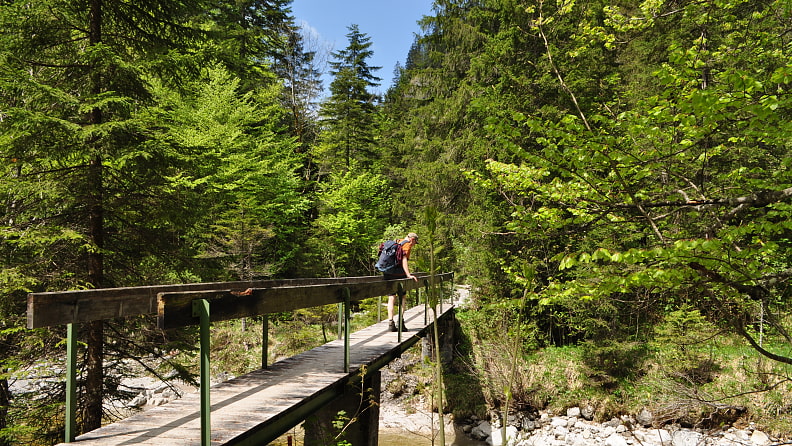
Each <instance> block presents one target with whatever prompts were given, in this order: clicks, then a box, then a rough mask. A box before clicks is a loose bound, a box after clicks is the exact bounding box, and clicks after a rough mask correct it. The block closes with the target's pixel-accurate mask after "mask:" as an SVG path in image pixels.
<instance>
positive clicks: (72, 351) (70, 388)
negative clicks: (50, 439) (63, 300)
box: [64, 324, 77, 443]
mask: <svg viewBox="0 0 792 446" xmlns="http://www.w3.org/2000/svg"><path fill="white" fill-rule="evenodd" d="M65 435H66V438H65V439H64V442H65V443H71V442H73V441H74V439H75V437H76V436H77V326H76V324H66V432H65Z"/></svg>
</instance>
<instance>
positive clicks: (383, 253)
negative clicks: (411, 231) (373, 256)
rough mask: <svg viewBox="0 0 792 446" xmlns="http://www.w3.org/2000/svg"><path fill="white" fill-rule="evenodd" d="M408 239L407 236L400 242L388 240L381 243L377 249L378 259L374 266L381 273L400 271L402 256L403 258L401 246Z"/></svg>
mask: <svg viewBox="0 0 792 446" xmlns="http://www.w3.org/2000/svg"><path fill="white" fill-rule="evenodd" d="M409 241H410V239H408V238H407V239H404V240H402V241H401V242H400V243H397V242H396V240H388V241H387V242H384V243H382V244H381V245H380V249H379V259H378V260H377V263H375V264H374V267H376V268H377V269H378V270H379V271H381V272H383V273H394V272H397V271H400V270H401V263H402V258H404V251H403V250H402V247H403V246H404V245H405V244H406V243H407V242H409Z"/></svg>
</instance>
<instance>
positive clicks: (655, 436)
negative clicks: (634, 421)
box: [634, 429, 671, 445]
mask: <svg viewBox="0 0 792 446" xmlns="http://www.w3.org/2000/svg"><path fill="white" fill-rule="evenodd" d="M634 435H635V438H637V439H638V441H640V442H641V443H644V444H658V445H659V444H669V443H671V434H670V433H669V432H668V431H667V430H665V429H652V430H637V431H635V432H634Z"/></svg>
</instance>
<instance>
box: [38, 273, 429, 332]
mask: <svg viewBox="0 0 792 446" xmlns="http://www.w3.org/2000/svg"><path fill="white" fill-rule="evenodd" d="M422 276H425V275H421V274H418V277H419V278H420V277H422ZM371 281H380V282H381V281H382V277H381V276H360V277H337V278H308V279H274V280H250V281H237V282H212V283H191V284H181V285H154V286H140V287H124V288H98V289H92V290H74V291H55V292H42V293H30V294H28V298H27V328H41V327H48V326H55V325H65V324H72V323H84V322H90V321H96V320H106V319H114V318H122V317H131V316H139V315H145V314H156V313H157V310H158V301H157V299H158V295H159V294H160V293H181V292H211V291H227V292H230V293H232V292H239V291H244V290H247V289H265V288H266V289H269V288H279V287H299V286H313V285H328V284H358V283H367V282H371ZM358 298H359V297H357V296H355V295H354V292H353V299H358ZM334 302H337V301H334Z"/></svg>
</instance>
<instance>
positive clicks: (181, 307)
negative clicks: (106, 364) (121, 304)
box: [157, 273, 453, 329]
mask: <svg viewBox="0 0 792 446" xmlns="http://www.w3.org/2000/svg"><path fill="white" fill-rule="evenodd" d="M452 276H453V275H452V274H451V273H445V274H438V275H437V276H436V277H437V278H438V279H439V280H444V279H445V280H449V279H450V278H451V277H452ZM429 278H430V276H428V275H425V274H424V275H421V276H420V277H419V280H418V281H415V280H412V279H398V280H383V279H382V278H381V277H377V278H373V279H371V280H369V281H365V282H359V283H335V284H323V285H308V286H299V287H277V288H251V289H250V290H249V294H247V295H238V294H235V293H234V292H232V291H231V290H225V291H194V292H172V293H160V294H159V297H158V305H157V314H158V317H157V325H158V326H159V328H162V329H167V328H176V327H184V326H188V325H196V324H198V323H199V318H198V317H196V316H193V314H192V302H193V301H194V300H196V299H207V300H208V301H209V307H210V312H209V313H210V317H211V320H212V321H224V320H229V319H237V318H241V317H248V316H257V315H262V314H268V313H279V312H284V311H293V310H297V309H300V308H310V307H316V306H320V305H329V304H335V303H339V302H343V301H344V298H345V296H344V294H345V292H346V290H349V291H350V297H351V299H352V300H361V299H367V298H370V297H377V296H385V295H388V294H394V293H396V291H397V287H398V286H399V285H401V286H403V287H404V289H405V290H412V289H416V288H421V287H423V286H425V284H426V281H428V280H429Z"/></svg>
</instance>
